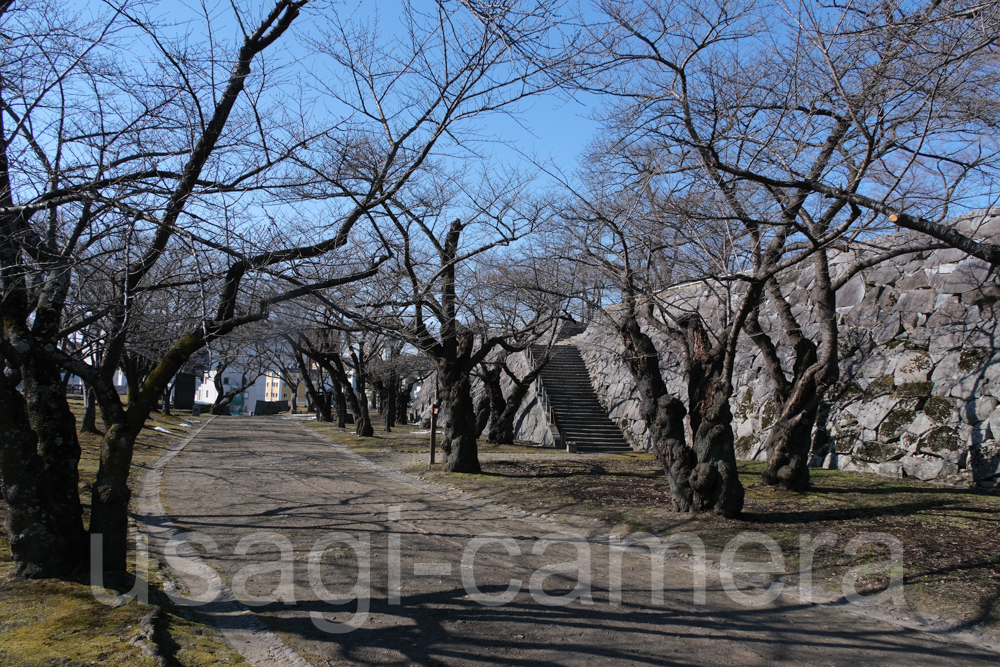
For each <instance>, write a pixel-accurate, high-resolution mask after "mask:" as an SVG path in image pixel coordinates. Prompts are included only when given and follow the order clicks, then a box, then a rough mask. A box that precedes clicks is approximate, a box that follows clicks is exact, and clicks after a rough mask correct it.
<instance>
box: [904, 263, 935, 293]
mask: <svg viewBox="0 0 1000 667" xmlns="http://www.w3.org/2000/svg"><path fill="white" fill-rule="evenodd" d="M930 286H931V283H930V281H929V280H927V272H926V271H924V270H923V269H919V270H917V271H915V272H913V273H911V274H910V275H908V276H906V277H905V278H901V279H900V280H897V281H896V290H897V291H898V292H899V293H900V294H906V293H907V292H912V291H914V290H918V289H923V288H925V287H930Z"/></svg>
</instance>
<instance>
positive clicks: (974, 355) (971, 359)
mask: <svg viewBox="0 0 1000 667" xmlns="http://www.w3.org/2000/svg"><path fill="white" fill-rule="evenodd" d="M989 356H990V351H989V350H986V349H983V348H981V347H970V348H968V349H965V350H962V354H961V356H959V358H958V370H960V371H962V372H963V373H969V372H971V371H974V370H975V369H976V368H977V367H978V366H979V364H981V363H982V362H983V360H984V359H986V358H987V357H989Z"/></svg>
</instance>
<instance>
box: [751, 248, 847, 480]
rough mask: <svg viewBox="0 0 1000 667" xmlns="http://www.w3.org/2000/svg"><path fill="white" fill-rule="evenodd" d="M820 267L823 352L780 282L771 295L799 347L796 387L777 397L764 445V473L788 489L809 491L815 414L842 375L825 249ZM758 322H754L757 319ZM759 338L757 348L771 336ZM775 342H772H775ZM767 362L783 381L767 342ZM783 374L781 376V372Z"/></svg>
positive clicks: (816, 259)
mask: <svg viewBox="0 0 1000 667" xmlns="http://www.w3.org/2000/svg"><path fill="white" fill-rule="evenodd" d="M813 261H814V264H815V267H816V285H815V287H814V289H813V298H814V300H815V302H816V311H817V320H818V321H819V323H820V334H821V336H822V340H823V346H824V350H823V353H822V355H820V354H819V351H818V348H817V346H816V344H815V343H813V342H812V341H811V340H809V339H808V338H806V337H805V336H804V335H803V334H802V330H801V328H800V327H799V326H798V322H797V321H796V320H795V318H794V317H793V315H792V312H791V308H790V307H789V305H788V302H787V301H786V300H785V299H784V298H783V297H782V296H781V292H780V289H779V288H778V286H777V283H775V282H772V283H770V284H769V291H770V292H771V297H772V300H773V301H774V302H775V303H776V304H777V306H778V309H779V314H780V315H781V319H782V321H783V323H784V325H785V329H786V334H787V335H788V338H789V340H790V341H791V342H792V343H793V344H794V346H795V363H794V366H793V369H792V374H793V377H792V382H791V386H790V387H789V386H787V385H788V383H787V380H785V382H784V383H783V384H784V385H785V386H782V387H781V388H780V390H779V391H776V392H775V394H776V396H777V397H778V398H779V399H781V400H780V403H779V414H778V419H777V421H775V423H774V425H773V426H771V432H770V433H769V434H768V436H767V441H766V443H765V448H766V451H767V468H766V469H765V470H764V472H763V473H762V477H763V480H764V483H765V484H768V485H770V486H778V487H781V488H783V489H787V490H789V491H805V490H807V489H808V488H809V484H810V479H809V458H810V455H811V450H812V431H813V426H815V424H816V415H817V413H818V411H819V406H820V403H821V402H822V400H823V397H824V396H825V395H826V391H827V389H829V387H830V386H832V385H833V384H834V383H835V382H836V381H837V379H838V378H839V376H840V368H839V366H838V353H837V315H836V294H835V292H834V290H833V288H832V285H831V280H830V266H829V261H828V258H827V254H826V251H825V250H820V251H818V252H817V253H816V254H815V256H814V258H813ZM752 324H753V323H752ZM765 338H766V337H764V336H760V337H758V347H761V345H762V344H763V345H765V346H766V345H767V344H769V343H770V340H769V339H767V340H765ZM772 347H773V345H772ZM761 349H762V352H763V353H764V357H765V361H768V362H769V363H768V367H769V370H770V371H771V375H772V377H773V378H774V380H775V385H776V386H779V383H781V380H783V379H784V375H783V373H784V371H782V370H781V367H780V364H778V363H777V362H776V361H775V359H776V355H773V354H769V353H768V350H767V349H766V347H762V348H761ZM778 374H781V377H778Z"/></svg>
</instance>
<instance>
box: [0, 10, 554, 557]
mask: <svg viewBox="0 0 1000 667" xmlns="http://www.w3.org/2000/svg"><path fill="white" fill-rule="evenodd" d="M314 5H316V3H312V2H309V1H308V0H278V1H277V2H270V3H268V2H265V3H263V5H258V3H256V2H249V3H247V4H246V6H244V5H241V4H239V3H237V4H233V5H232V7H231V11H232V15H231V16H230V17H229V18H227V19H226V20H225V21H223V22H222V23H219V22H218V17H216V16H214V15H213V14H212V12H213V11H214V10H211V11H210V9H209V8H208V7H207V6H206V7H205V8H204V12H205V14H204V16H201V17H197V16H195V17H192V18H193V19H194V21H193V22H187V23H181V24H179V25H168V24H165V23H164V22H163V21H162V20H160V19H158V18H157V17H156V16H155V15H153V14H152V12H153V11H154V10H155V5H150V4H147V3H139V2H137V3H131V2H125V3H116V4H114V5H107V6H104V7H103V9H102V8H97V9H94V11H92V12H90V13H86V14H83V13H80V12H78V11H77V10H76V9H74V8H73V7H72V6H71V5H70V4H66V5H63V4H61V3H60V2H59V1H58V0H34V1H26V2H24V3H16V4H15V3H10V2H5V3H2V4H0V23H2V32H3V36H4V37H3V40H2V41H0V138H2V144H0V149H2V150H0V233H2V237H0V274H2V281H3V286H2V316H3V323H4V328H3V337H2V341H0V358H2V363H3V368H2V370H3V373H2V375H0V404H3V405H4V406H5V407H4V409H3V410H2V411H0V430H2V432H3V433H4V437H3V438H2V441H0V491H2V494H3V499H4V504H5V515H4V517H3V520H4V531H5V533H6V534H7V535H8V536H10V542H11V550H12V552H13V556H14V561H15V563H16V567H17V572H18V574H20V575H23V576H29V577H36V576H62V575H66V574H69V573H72V572H74V571H76V570H79V569H82V568H84V566H85V565H86V561H87V556H88V553H89V550H88V548H87V541H88V540H87V533H86V531H85V528H84V516H83V508H82V504H81V502H80V493H79V489H78V475H77V463H78V460H79V457H80V446H79V441H78V439H77V436H76V420H75V419H74V416H73V413H72V412H71V411H70V408H69V404H68V402H67V399H66V395H65V379H66V377H67V376H68V374H70V373H72V374H75V375H77V376H79V377H81V378H83V380H84V381H85V382H86V383H87V385H88V386H89V387H90V388H91V389H92V390H93V392H94V398H95V400H96V403H97V406H98V408H99V410H100V412H101V415H102V417H103V421H104V424H105V425H106V428H107V430H106V432H105V434H104V436H103V441H102V444H101V458H100V465H99V471H98V474H97V479H96V482H95V483H94V484H93V485H92V494H93V495H92V499H91V511H90V522H89V532H90V533H91V534H94V535H101V536H102V538H101V542H102V546H103V557H104V568H105V569H107V570H112V571H123V570H124V569H125V565H126V552H127V549H126V534H127V516H128V503H129V499H130V496H131V492H130V490H129V488H128V483H127V480H128V473H129V470H130V466H131V459H132V451H133V446H134V443H135V438H136V436H137V435H138V433H139V431H140V429H141V428H142V425H143V423H144V421H145V419H146V417H147V415H148V414H149V411H150V410H151V409H153V408H154V407H155V406H156V405H157V403H158V401H159V400H160V399H161V397H162V396H163V394H164V391H165V390H166V389H167V388H168V387H169V385H170V383H171V381H172V380H173V378H174V376H175V375H176V373H177V372H178V371H179V370H180V369H182V368H183V367H184V366H185V364H186V363H188V361H189V359H190V358H191V357H192V355H194V354H196V353H199V352H200V351H203V350H206V349H207V350H211V349H212V347H213V345H214V346H216V347H218V346H219V345H221V343H220V341H221V340H223V339H224V337H225V336H228V335H230V334H231V333H232V332H233V331H236V330H238V329H239V328H240V327H244V326H247V325H249V324H252V323H255V322H262V321H264V320H267V319H268V318H269V317H271V316H272V314H273V313H274V312H276V310H277V309H280V308H281V307H282V304H288V303H290V302H292V301H293V300H296V299H302V298H303V297H306V296H308V295H311V294H317V295H322V294H323V293H325V292H327V291H329V290H331V289H333V288H335V287H338V286H344V285H349V284H351V283H354V282H357V281H359V280H364V279H367V278H370V277H371V276H373V275H375V274H376V272H377V271H378V270H379V269H380V268H381V267H382V266H383V265H385V264H386V263H387V262H388V261H389V260H390V257H393V256H392V254H391V253H393V252H395V251H394V250H393V249H391V248H390V247H387V245H386V244H385V243H384V241H383V239H381V238H380V232H378V231H377V229H378V227H379V226H380V225H382V226H385V227H386V228H387V229H388V228H390V227H391V229H392V230H395V229H396V225H395V223H391V224H388V223H386V222H385V218H384V217H383V216H385V215H386V213H385V210H386V209H387V208H392V209H393V210H395V211H398V213H397V215H399V216H403V215H404V214H403V213H402V211H403V210H408V209H410V208H414V209H417V210H419V209H421V207H423V206H424V203H423V202H422V201H421V200H420V199H419V196H420V192H422V191H430V190H431V189H432V181H433V180H434V178H436V177H437V175H438V174H443V173H450V172H451V171H453V170H456V169H459V168H461V165H458V164H457V162H461V161H464V160H468V159H470V158H471V157H472V156H473V155H474V154H475V152H474V151H475V149H476V136H475V130H476V126H475V123H477V122H482V121H483V120H484V119H486V118H488V117H489V116H490V115H491V114H504V113H507V112H509V111H514V110H516V105H518V104H519V102H520V101H521V100H523V99H525V98H527V97H529V96H531V95H533V94H536V93H538V92H540V91H543V90H546V89H548V88H551V87H552V86H553V85H555V84H556V83H557V82H558V76H557V75H558V72H559V70H560V65H559V61H560V60H559V55H560V50H561V49H562V47H561V46H560V43H559V40H551V41H550V40H548V34H549V31H550V29H551V28H552V25H553V23H554V21H555V19H556V16H555V14H554V11H555V9H556V8H555V7H554V6H553V5H551V4H550V3H541V2H537V3H533V2H530V1H529V2H518V3H504V4H503V5H486V6H482V5H480V4H479V3H465V2H452V1H448V0H440V1H439V2H434V3H430V4H423V3H412V4H411V3H408V2H403V3H401V11H400V12H399V13H398V14H393V20H394V21H395V20H396V19H397V18H398V20H399V21H400V23H399V24H398V25H397V24H395V23H394V24H393V25H391V26H388V27H383V26H381V25H380V24H379V23H378V19H377V18H371V19H369V20H367V21H361V20H355V18H353V17H350V16H348V17H342V16H341V15H340V14H339V13H338V12H339V10H338V8H337V7H331V6H325V5H324V6H314ZM200 23H204V24H206V25H209V26H212V29H211V30H208V31H204V32H202V33H198V34H194V33H189V32H188V31H187V29H186V28H185V27H184V26H190V25H198V24H200ZM300 25H301V26H302V29H301V30H298V29H297V26H300ZM553 45H556V46H555V47H553ZM320 110H322V112H320ZM403 202H405V203H403ZM373 229H374V230H376V231H373ZM391 233H396V232H395V231H393V232H391ZM380 248H381V250H380ZM393 261H398V258H393ZM129 359H132V360H133V361H134V362H135V363H132V364H129V362H128V360H129ZM358 361H359V363H360V364H363V363H364V361H363V360H362V359H360V358H359V360H358ZM123 366H128V367H129V368H130V369H131V370H132V373H131V377H130V391H129V393H128V395H127V397H126V400H125V401H124V402H123V401H122V400H121V399H120V397H119V396H118V394H117V391H116V390H115V387H114V384H113V374H114V372H115V371H116V370H117V369H118V368H120V367H123Z"/></svg>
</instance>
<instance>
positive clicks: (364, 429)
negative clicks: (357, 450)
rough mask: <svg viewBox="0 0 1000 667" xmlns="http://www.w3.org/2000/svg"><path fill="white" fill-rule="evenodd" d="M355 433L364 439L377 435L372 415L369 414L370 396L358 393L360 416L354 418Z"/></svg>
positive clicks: (362, 392) (361, 392)
mask: <svg viewBox="0 0 1000 667" xmlns="http://www.w3.org/2000/svg"><path fill="white" fill-rule="evenodd" d="M354 432H355V433H357V434H358V435H360V436H361V437H363V438H370V437H372V436H373V435H375V428H374V427H373V426H372V418H371V414H370V413H369V412H368V394H367V393H365V392H364V391H359V392H358V414H357V415H356V416H355V417H354Z"/></svg>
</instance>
